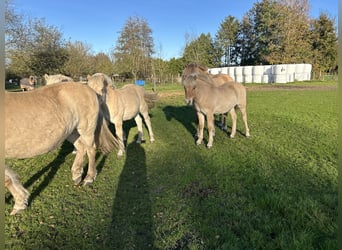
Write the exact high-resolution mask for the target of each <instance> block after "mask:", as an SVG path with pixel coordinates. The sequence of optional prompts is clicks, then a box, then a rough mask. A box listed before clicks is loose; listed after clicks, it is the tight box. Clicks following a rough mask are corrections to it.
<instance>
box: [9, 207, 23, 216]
mask: <svg viewBox="0 0 342 250" xmlns="http://www.w3.org/2000/svg"><path fill="white" fill-rule="evenodd" d="M25 208H26V207H25ZM25 208H20V209H19V208H14V209H13V210H12V212H11V213H10V215H16V214H20V213H21V212H22V211H24V210H25Z"/></svg>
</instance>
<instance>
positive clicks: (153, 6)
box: [12, 0, 338, 59]
mask: <svg viewBox="0 0 342 250" xmlns="http://www.w3.org/2000/svg"><path fill="white" fill-rule="evenodd" d="M256 2H258V1H257V0H212V1H208V0H173V1H165V0H140V1H139V0H123V1H115V0H97V1H95V0H69V1H66V0H60V1H50V0H12V3H13V5H14V9H15V10H16V11H17V12H18V13H21V14H23V15H25V16H28V17H30V18H44V19H45V21H46V24H48V25H53V26H55V27H57V28H58V29H59V30H60V31H61V32H62V34H63V35H64V38H65V39H67V40H69V39H70V40H71V41H76V40H77V41H82V42H85V43H87V44H89V45H90V46H91V48H92V50H93V52H94V53H98V52H104V53H109V52H110V51H111V50H112V48H113V47H114V46H115V43H116V41H117V38H118V35H119V33H120V31H121V29H122V28H123V26H124V24H125V22H126V21H127V19H128V18H129V17H133V16H139V17H142V18H144V19H145V20H146V21H147V23H148V24H149V26H150V28H151V29H152V36H153V38H154V43H155V50H156V55H157V56H158V57H162V58H164V59H169V58H171V57H180V56H181V54H182V51H183V48H184V45H185V42H186V38H185V37H186V34H188V35H190V36H191V37H194V36H198V35H200V34H201V33H205V34H206V33H208V32H210V34H211V35H212V36H214V35H215V34H216V32H217V30H218V29H219V26H220V23H221V22H222V21H223V20H224V18H225V17H227V16H229V15H232V16H234V17H236V18H237V19H239V20H240V19H241V17H242V16H243V15H244V14H245V13H246V12H247V11H249V10H250V9H251V8H252V7H253V5H254V3H256ZM309 3H310V6H311V11H310V15H311V16H312V17H318V15H319V13H320V12H322V11H323V12H325V13H328V14H329V15H330V16H331V17H334V18H335V19H336V23H337V17H338V15H337V9H338V8H337V7H338V0H324V1H322V0H309Z"/></svg>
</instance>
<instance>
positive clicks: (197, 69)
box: [183, 62, 208, 75]
mask: <svg viewBox="0 0 342 250" xmlns="http://www.w3.org/2000/svg"><path fill="white" fill-rule="evenodd" d="M207 72H208V68H207V67H206V66H204V65H201V64H198V63H195V62H193V63H190V64H188V65H187V66H185V68H184V70H183V75H190V74H192V73H207Z"/></svg>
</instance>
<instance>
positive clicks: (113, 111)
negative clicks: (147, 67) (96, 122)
mask: <svg viewBox="0 0 342 250" xmlns="http://www.w3.org/2000/svg"><path fill="white" fill-rule="evenodd" d="M87 78H88V85H89V86H90V87H91V88H93V89H94V90H95V91H96V92H97V93H98V94H99V95H101V96H102V98H103V101H104V103H105V106H106V109H107V110H108V114H107V115H108V118H109V119H110V121H111V122H112V123H114V125H115V132H116V135H117V137H118V139H119V141H120V149H119V151H118V156H122V155H123V154H124V152H125V146H124V135H123V130H122V125H123V121H126V120H130V119H132V118H134V120H135V122H136V124H137V126H138V139H137V141H136V142H137V143H141V142H142V140H143V122H142V118H141V116H140V115H142V117H143V118H144V120H145V123H146V126H147V129H148V132H149V136H150V142H154V134H153V131H152V125H151V120H150V116H149V114H148V110H149V108H152V107H153V106H154V104H155V102H156V101H157V100H158V95H157V94H154V93H153V94H152V93H147V92H145V90H144V89H143V88H142V87H140V86H137V85H134V84H127V85H125V86H124V87H122V88H120V89H114V88H112V87H111V86H110V82H109V80H108V79H107V78H108V76H107V77H106V75H105V74H102V73H96V74H94V75H92V76H88V77H87Z"/></svg>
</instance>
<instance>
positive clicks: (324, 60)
mask: <svg viewBox="0 0 342 250" xmlns="http://www.w3.org/2000/svg"><path fill="white" fill-rule="evenodd" d="M311 40H312V51H313V55H312V56H313V58H312V63H313V70H314V72H315V73H316V74H317V75H318V76H319V77H321V74H322V72H331V71H332V70H334V69H335V68H336V67H337V35H336V30H335V28H334V20H333V19H330V18H329V17H328V15H327V14H325V13H321V14H320V16H319V17H318V19H316V20H313V21H312V25H311Z"/></svg>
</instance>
